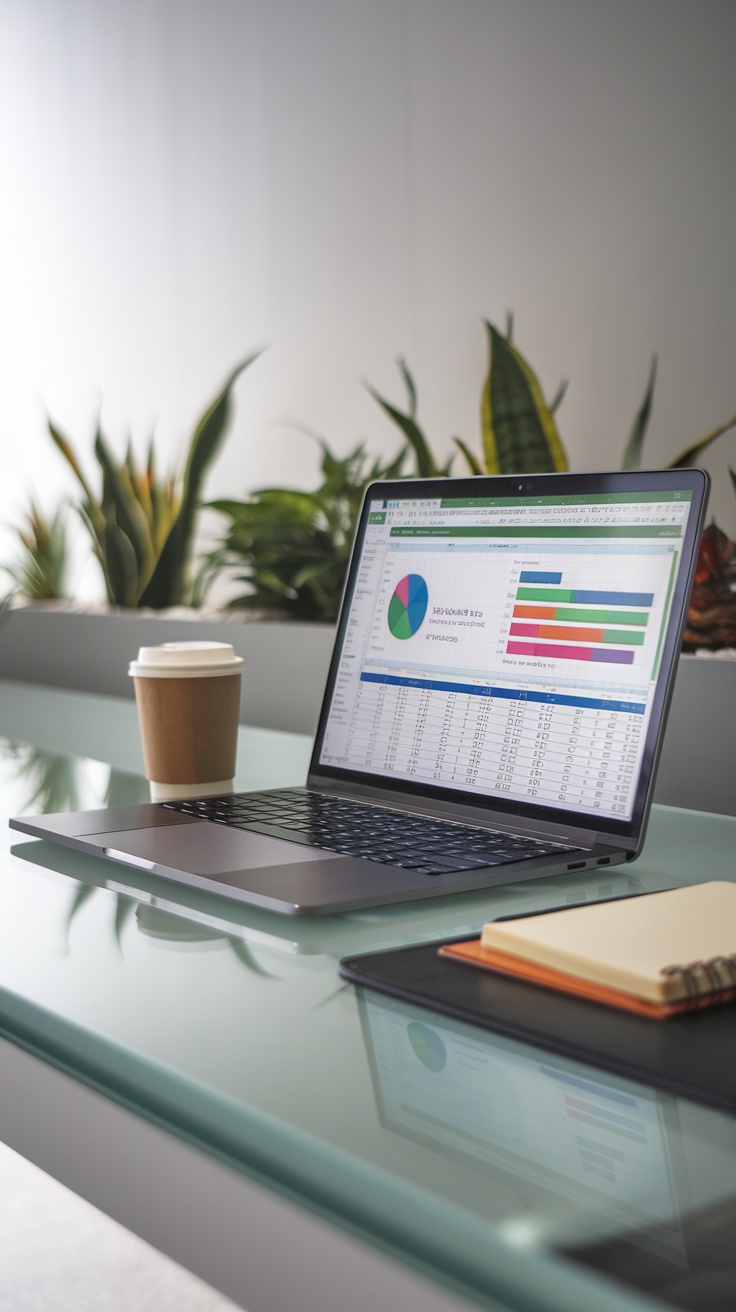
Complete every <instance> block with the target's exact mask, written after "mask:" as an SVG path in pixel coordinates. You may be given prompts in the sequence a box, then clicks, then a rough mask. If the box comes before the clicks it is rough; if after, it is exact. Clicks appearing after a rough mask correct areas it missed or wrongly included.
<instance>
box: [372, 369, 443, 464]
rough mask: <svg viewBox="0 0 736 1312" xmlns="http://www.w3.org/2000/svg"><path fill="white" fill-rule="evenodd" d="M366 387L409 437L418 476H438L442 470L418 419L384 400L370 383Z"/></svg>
mask: <svg viewBox="0 0 736 1312" xmlns="http://www.w3.org/2000/svg"><path fill="white" fill-rule="evenodd" d="M366 388H367V390H368V391H369V392H370V394H371V396H372V397H373V399H374V401H377V402H378V404H379V405H380V406H381V409H382V410H384V411H385V413H386V414H387V415H388V417H389V419H392V420H393V421H394V423H395V424H398V426H399V428H400V429H401V431H402V433H403V434H404V436H405V437H406V438H407V440H408V442H409V445H410V447H411V448H412V450H413V452H414V457H415V460H416V466H417V475H418V477H419V478H434V477H436V476H437V474H438V473H439V472H440V471H439V470H438V468H437V465H436V464H435V461H434V457H433V455H432V452H431V450H430V447H429V443H428V442H427V439H426V437H425V436H424V433H423V432H422V430H421V428H420V427H419V425H418V423H417V422H416V420H415V419H413V418H412V416H411V414H407V415H405V414H402V412H401V411H400V410H397V409H396V407H395V406H393V405H391V403H390V402H389V401H386V400H384V398H383V397H382V396H381V395H380V394H379V393H378V392H377V391H376V390H375V388H373V387H371V385H370V383H366Z"/></svg>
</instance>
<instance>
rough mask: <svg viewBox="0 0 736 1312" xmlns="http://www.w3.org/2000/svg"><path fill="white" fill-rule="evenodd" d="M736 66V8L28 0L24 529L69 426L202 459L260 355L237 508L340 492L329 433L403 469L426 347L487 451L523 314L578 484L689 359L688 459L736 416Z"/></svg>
mask: <svg viewBox="0 0 736 1312" xmlns="http://www.w3.org/2000/svg"><path fill="white" fill-rule="evenodd" d="M735 48H736V8H734V6H733V4H732V3H731V0H698V3H697V4H695V3H694V2H693V0H617V3H616V4H615V5H613V4H604V3H602V2H598V3H595V2H594V0H309V3H305V0H119V2H118V3H115V0H107V2H104V0H103V2H101V0H0V441H1V442H2V461H3V463H2V468H3V473H4V477H3V479H2V485H1V486H0V521H1V522H7V520H8V519H9V518H12V517H15V516H17V514H18V512H19V509H20V507H21V506H22V505H23V504H24V502H25V498H26V495H27V491H28V488H29V487H30V486H34V487H36V488H37V489H38V490H39V492H40V493H41V494H42V498H43V500H44V501H45V503H46V505H47V506H50V505H51V504H52V503H53V500H54V498H55V496H56V494H57V490H58V489H61V488H64V489H71V487H72V483H71V479H70V477H69V476H68V475H67V474H66V472H65V470H64V469H63V468H62V463H61V458H60V457H58V456H57V455H56V453H55V452H54V451H53V450H52V449H51V446H50V443H49V441H48V439H47V438H46V436H45V433H44V413H45V412H44V406H47V407H48V408H49V410H50V411H51V412H52V413H53V415H54V416H55V417H56V419H57V420H58V421H59V422H60V423H61V424H62V426H64V427H65V428H66V429H67V430H68V431H69V432H70V433H71V434H72V435H74V437H75V439H76V441H77V443H78V444H79V445H80V446H81V447H82V448H86V449H87V450H89V449H90V447H91V434H92V426H93V423H94V417H95V414H96V411H97V408H98V406H99V404H100V401H101V400H102V403H103V410H102V414H103V422H104V424H105V425H106V426H107V428H108V430H109V432H110V434H111V435H112V436H113V437H114V438H115V439H116V440H118V441H120V442H122V440H123V436H124V432H125V428H126V424H127V423H130V425H131V427H132V431H133V434H134V437H135V438H136V440H140V442H141V444H142V443H143V439H144V438H145V437H146V435H147V434H148V432H149V430H150V428H151V426H152V425H153V424H154V423H156V424H157V425H158V428H157V431H158V432H159V434H160V440H161V445H162V450H163V451H164V452H168V453H169V458H170V459H173V458H174V453H175V451H176V450H177V443H178V442H179V441H181V439H182V438H183V437H184V436H185V435H186V434H187V433H188V432H189V430H190V428H191V426H192V423H193V421H194V419H195V417H196V415H197V413H198V411H199V409H200V408H201V407H202V406H203V404H204V403H205V402H206V401H207V400H208V399H209V398H210V396H211V395H212V394H213V392H214V391H215V389H216V388H217V386H218V385H219V383H220V382H221V380H222V379H223V378H224V376H225V374H226V373H227V371H228V370H229V368H230V366H231V365H232V364H233V363H234V362H235V361H236V360H237V359H238V358H239V357H240V356H241V355H242V354H244V353H246V352H248V351H249V350H251V349H252V348H253V347H255V346H257V345H261V344H268V345H269V351H268V353H267V354H266V355H265V356H264V357H263V358H262V359H261V360H260V361H259V362H258V363H257V364H256V365H255V366H254V367H253V370H252V372H251V373H250V374H249V375H246V376H245V377H244V378H243V380H242V381H241V383H240V384H239V385H238V417H237V423H236V426H235V428H234V430H233V433H232V435H231V438H230V439H229V443H228V446H227V448H226V450H225V451H224V453H223V455H222V457H221V459H220V462H219V464H218V466H217V467H216V469H215V470H214V471H213V473H212V476H211V479H210V484H209V488H208V491H209V492H210V493H211V494H212V495H219V494H223V493H228V494H231V493H237V492H245V491H246V490H247V489H250V488H253V487H254V486H257V485H258V484H260V483H263V482H270V481H274V480H290V481H294V482H298V483H302V484H303V485H307V484H309V483H310V482H311V481H312V480H313V478H314V477H315V473H316V459H315V453H314V451H313V449H312V447H311V444H309V443H308V442H307V441H306V439H304V438H303V437H301V436H299V435H297V434H296V432H295V431H294V430H295V425H296V424H297V423H298V422H302V423H304V424H307V425H310V426H311V427H313V428H315V429H317V430H319V431H320V432H322V433H324V434H325V435H326V436H327V437H328V438H329V439H330V441H331V442H333V443H334V445H335V447H336V448H337V449H338V450H343V451H345V450H347V449H348V448H349V447H350V446H351V445H352V444H353V443H354V442H355V441H356V440H357V439H358V437H366V438H368V439H369V441H370V444H371V446H372V447H373V448H375V449H376V450H381V449H383V450H385V451H389V450H390V449H392V447H393V446H394V445H395V439H394V436H393V431H392V429H391V427H390V425H389V424H388V423H387V421H385V420H384V418H383V417H382V415H381V414H380V412H379V411H378V409H377V407H376V406H375V404H374V403H373V402H372V401H371V400H370V399H369V398H368V397H367V395H366V393H365V392H364V391H363V390H362V388H361V385H360V380H361V379H362V378H365V377H369V378H370V379H371V380H372V381H373V382H374V383H375V384H376V385H377V386H379V387H380V388H381V389H383V390H384V391H385V392H387V393H389V394H391V395H393V396H394V397H395V398H396V399H397V400H399V399H401V389H400V385H399V379H398V375H397V373H396V370H395V364H394V361H395V357H396V356H397V355H398V354H400V353H401V354H405V355H406V356H407V358H408V360H409V363H410V365H411V367H412V369H413V371H414V373H415V375H416V378H417V383H418V387H419V396H420V416H421V417H422V418H423V420H424V422H425V425H426V428H427V429H428V431H429V433H430V434H431V435H432V436H433V437H434V438H435V441H436V445H437V447H438V449H440V448H442V447H443V446H446V445H447V443H448V440H449V436H450V435H451V434H452V433H459V434H462V435H463V436H465V437H466V438H467V439H468V440H470V441H471V442H477V438H478V400H479V392H480V385H481V380H482V376H483V371H484V368H485V363H486V361H485V340H484V333H483V330H482V327H481V320H482V319H483V317H490V318H492V319H493V320H495V321H496V322H498V323H502V322H503V320H504V316H505V313H506V310H507V309H509V308H511V309H513V310H514V311H515V314H516V340H517V342H518V344H519V345H520V347H521V348H522V350H524V351H525V353H526V354H527V355H528V357H529V358H530V360H531V361H532V363H533V364H534V366H535V367H536V368H537V370H538V371H539V373H540V375H541V378H542V381H543V384H544V386H545V388H546V389H547V391H548V393H550V392H552V390H553V389H554V388H555V387H556V385H557V383H558V381H559V379H560V378H561V377H563V376H564V377H570V378H571V379H572V384H571V387H570V391H569V393H568V397H567V398H566V400H565V402H564V404H563V407H562V409H561V411H560V413H559V421H560V427H561V430H562V432H563V437H564V438H565V440H566V442H567V444H568V447H569V449H570V452H571V456H572V459H573V462H574V464H575V465H576V466H578V467H604V466H607V465H614V466H615V465H617V464H618V461H619V455H620V451H621V448H622V446H623V444H624V441H625V438H626V435H627V432H628V428H629V426H630V423H631V421H632V418H633V414H634V411H635V409H636V407H637V405H638V404H639V401H640V399H641V395H642V393H643V389H644V384H645V381H646V375H647V371H648V367H649V361H650V358H651V354H652V352H654V351H656V352H658V354H659V358H660V372H659V380H658V386H657V396H656V403H655V410H654V417H653V421H652V426H651V430H650V440H649V445H648V457H649V462H650V463H653V464H654V463H657V462H658V461H661V462H666V461H667V460H668V459H669V458H671V457H672V456H673V455H674V454H675V453H676V452H677V451H678V450H679V449H680V448H681V447H683V446H684V445H685V444H687V443H688V442H689V441H691V440H692V439H693V438H695V437H698V436H700V435H702V434H703V433H704V432H705V431H706V430H708V429H709V428H710V427H712V426H714V425H715V424H716V423H718V422H719V421H722V420H723V419H725V418H726V417H728V416H729V415H730V414H732V413H733V412H734V411H736V371H734V359H736V295H735V294H734V292H735V291H736V287H735V285H734V284H735V282H736V277H735V271H736V261H735V259H734V242H733V230H734V214H735V213H736V171H735V169H734V149H733V143H734V139H735V136H734V130H735V128H736V81H735V80H734V78H733V69H732V57H733V51H734V49H735ZM729 459H730V461H731V463H732V464H736V439H734V438H733V437H730V438H728V439H726V440H724V441H723V442H722V443H721V444H719V446H718V448H716V449H714V452H713V456H712V457H711V458H710V459H709V460H708V462H707V463H708V464H709V465H710V467H711V469H712V470H713V471H714V472H715V473H716V474H717V477H718V480H719V487H718V488H717V490H716V495H715V499H714V506H715V509H716V512H717V514H718V517H719V519H720V520H721V522H722V523H723V525H724V527H726V528H728V529H730V531H731V532H732V533H733V532H735V531H736V499H735V498H734V497H733V493H732V491H731V488H730V486H729V484H728V480H727V473H726V469H727V462H728V460H729ZM458 472H460V466H459V465H458ZM0 542H2V543H3V544H5V545H6V544H7V536H6V537H5V538H2V539H0ZM92 585H93V586H94V587H97V579H96V576H93V575H92V574H91V575H90V577H89V582H88V586H92Z"/></svg>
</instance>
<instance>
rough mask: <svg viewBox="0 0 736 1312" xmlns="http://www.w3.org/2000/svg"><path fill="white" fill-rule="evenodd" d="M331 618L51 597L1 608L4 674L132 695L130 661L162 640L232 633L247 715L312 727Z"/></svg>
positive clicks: (293, 727) (221, 638)
mask: <svg viewBox="0 0 736 1312" xmlns="http://www.w3.org/2000/svg"><path fill="white" fill-rule="evenodd" d="M334 632H335V631H334V629H333V628H332V626H331V625H329V624H294V623H280V622H278V621H271V620H268V621H255V620H243V619H241V618H240V617H237V618H233V619H231V618H230V617H229V616H223V617H217V616H204V617H203V618H200V617H198V615H197V612H194V611H193V612H189V613H188V614H186V613H183V612H179V613H177V614H174V615H158V614H156V612H154V611H147V612H140V613H139V612H137V611H124V610H120V611H108V612H86V611H82V610H79V611H75V610H73V609H69V608H62V607H59V606H54V605H43V604H38V605H34V606H25V607H18V608H17V609H12V610H7V611H5V612H3V613H2V614H0V678H5V679H22V680H23V681H25V682H27V683H41V684H48V685H51V686H53V687H61V688H76V689H78V690H80V691H84V692H98V693H109V694H112V695H113V696H116V697H132V696H133V681H132V679H130V678H129V677H128V662H129V661H130V660H131V658H132V657H134V656H135V655H137V652H138V648H139V647H144V646H146V647H147V646H155V645H157V644H158V643H161V642H186V641H192V640H202V641H206V642H231V643H232V645H233V647H234V648H235V651H236V653H237V655H238V656H242V657H243V658H244V660H245V667H244V673H243V693H242V699H241V707H240V718H241V721H242V722H243V723H244V724H254V725H258V726H259V727H262V728H266V729H285V730H289V731H291V732H293V733H308V734H312V733H314V731H315V728H316V726H317V719H318V716H319V709H320V705H321V703H322V693H323V691H324V686H325V682H326V679H327V668H328V665H329V661H330V655H331V652H332V645H333V641H334Z"/></svg>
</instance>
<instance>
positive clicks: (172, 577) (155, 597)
mask: <svg viewBox="0 0 736 1312" xmlns="http://www.w3.org/2000/svg"><path fill="white" fill-rule="evenodd" d="M260 354H261V352H260V351H255V352H254V353H253V354H252V355H249V356H248V357H247V358H246V359H245V360H242V361H241V362H240V364H239V365H237V366H236V368H235V369H233V371H232V373H231V374H230V377H229V378H228V379H227V382H226V383H225V386H224V387H223V389H222V391H221V392H220V393H219V395H218V396H217V397H216V398H215V400H214V401H213V402H212V404H211V405H210V406H209V407H208V408H207V410H205V412H204V414H203V415H202V417H201V419H200V420H199V423H198V424H197V427H196V428H195V430H194V435H193V437H192V441H191V444H190V447H189V454H188V456H187V462H186V466H185V469H184V479H183V487H182V495H181V503H180V505H179V510H178V514H177V515H176V518H175V520H174V522H173V524H172V526H171V529H170V530H169V534H168V536H167V538H166V541H165V542H164V545H163V547H162V549H161V554H160V555H159V558H158V560H157V562H156V565H155V568H154V570H153V573H152V575H151V578H150V580H149V582H148V585H147V587H146V588H145V590H144V592H143V594H142V596H141V599H140V605H141V606H153V607H155V608H156V609H161V608H162V607H164V606H177V605H181V604H182V603H183V602H184V601H186V589H187V567H188V565H189V559H190V556H191V552H192V539H193V536H194V522H195V516H196V513H197V510H198V507H199V498H200V493H201V488H202V483H203V481H204V476H205V473H206V472H207V469H208V467H209V465H210V464H211V462H212V461H213V460H214V458H215V456H216V455H217V452H218V450H219V448H220V445H221V443H222V441H223V439H224V436H225V432H226V430H227V427H228V424H229V422H230V415H231V410H232V389H233V386H234V384H235V382H236V380H237V379H238V378H239V377H240V375H241V374H242V373H243V371H244V370H245V369H247V368H248V366H249V365H251V364H252V363H253V361H254V360H256V359H257V357H258V356H259V355H260Z"/></svg>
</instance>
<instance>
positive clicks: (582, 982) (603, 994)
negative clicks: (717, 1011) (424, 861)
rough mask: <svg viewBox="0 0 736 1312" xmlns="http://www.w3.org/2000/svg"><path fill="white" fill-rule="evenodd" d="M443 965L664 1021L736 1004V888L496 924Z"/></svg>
mask: <svg viewBox="0 0 736 1312" xmlns="http://www.w3.org/2000/svg"><path fill="white" fill-rule="evenodd" d="M441 951H442V952H443V954H444V955H446V956H448V957H450V958H453V959H456V960H458V961H461V962H466V963H468V964H471V965H475V966H480V967H483V968H485V969H487V970H493V971H498V972H501V973H503V974H506V975H511V976H513V977H514V978H516V979H525V980H528V981H531V982H534V983H537V984H540V985H544V986H546V987H548V988H554V989H557V990H559V991H561V992H566V993H574V994H576V995H577V996H578V997H584V998H588V999H590V1000H592V1001H596V1002H601V1003H605V1004H607V1005H609V1006H618V1007H623V1008H625V1009H627V1010H632V1011H637V1012H638V1013H639V1014H640V1015H651V1016H652V1017H653V1018H655V1019H666V1018H667V1017H668V1016H672V1015H678V1014H680V1013H681V1012H682V1011H690V1010H697V1009H700V1008H702V1007H705V1006H709V1005H714V1004H716V1003H723V1002H729V1001H732V1000H733V999H734V997H736V884H730V883H727V882H725V881H712V882H710V883H705V884H694V885H691V886H689V887H686V888H673V889H669V890H668V891H667V892H663V893H648V894H644V895H642V896H640V897H635V898H624V899H621V900H616V901H611V902H603V903H597V904H593V905H588V906H583V907H574V908H569V909H567V910H562V911H555V912H553V913H547V914H542V915H534V916H524V917H521V918H518V919H512V920H503V921H497V922H491V923H489V924H487V925H484V926H483V930H482V932H481V936H480V939H476V940H473V941H471V942H468V943H455V944H449V945H448V946H447V947H444V948H442V949H441Z"/></svg>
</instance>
